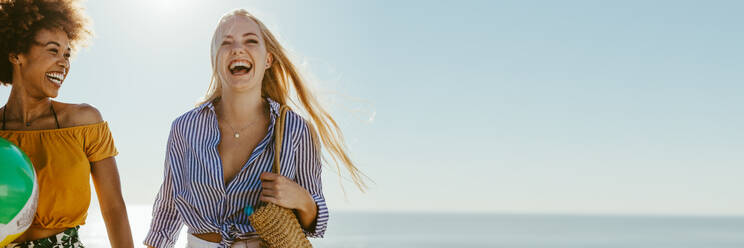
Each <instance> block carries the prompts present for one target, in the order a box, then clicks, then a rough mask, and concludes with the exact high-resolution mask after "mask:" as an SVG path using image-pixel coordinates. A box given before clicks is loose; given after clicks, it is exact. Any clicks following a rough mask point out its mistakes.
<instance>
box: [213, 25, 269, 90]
mask: <svg viewBox="0 0 744 248" xmlns="http://www.w3.org/2000/svg"><path fill="white" fill-rule="evenodd" d="M217 32H218V34H217V37H218V38H217V40H218V41H216V42H218V43H217V44H216V45H218V46H219V48H218V50H217V59H216V62H217V63H216V64H217V68H216V70H217V73H219V75H220V78H221V79H222V83H223V85H222V86H223V89H231V90H235V91H245V90H248V89H254V88H255V87H260V86H261V82H262V80H263V76H264V72H265V71H266V69H267V68H268V67H269V66H270V64H271V59H272V58H271V54H269V53H268V52H267V51H266V45H265V42H264V38H263V36H262V34H261V29H260V27H259V25H258V24H257V23H256V22H254V21H253V20H251V19H250V18H248V17H243V16H233V17H231V18H229V19H227V20H225V21H224V22H222V24H220V26H219V27H218V29H217ZM259 89H260V88H259Z"/></svg>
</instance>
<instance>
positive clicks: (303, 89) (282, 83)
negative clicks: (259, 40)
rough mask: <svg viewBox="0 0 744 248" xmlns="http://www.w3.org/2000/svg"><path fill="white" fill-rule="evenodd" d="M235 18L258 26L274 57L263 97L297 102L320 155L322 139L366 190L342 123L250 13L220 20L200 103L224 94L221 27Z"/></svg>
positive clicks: (240, 12)
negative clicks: (209, 76) (220, 64)
mask: <svg viewBox="0 0 744 248" xmlns="http://www.w3.org/2000/svg"><path fill="white" fill-rule="evenodd" d="M235 16H241V17H247V18H249V19H251V20H253V21H254V22H256V23H257V24H258V26H259V28H260V30H261V34H262V35H263V38H264V41H265V43H266V51H267V52H268V53H270V54H271V55H272V56H273V60H272V61H271V67H270V68H269V69H268V70H267V71H266V73H265V74H264V77H263V80H262V82H261V97H268V98H271V99H273V100H274V101H276V102H278V103H279V104H281V105H286V104H288V103H293V104H294V105H296V106H297V107H300V108H301V109H302V110H304V112H305V113H306V114H307V115H308V116H309V119H310V120H309V129H310V134H311V137H312V139H313V142H314V143H315V146H316V147H318V153H319V154H322V153H321V152H320V151H321V144H320V143H319V142H318V141H319V140H320V141H321V142H322V148H325V149H326V150H327V151H328V153H329V154H330V157H331V159H332V160H333V162H334V165H335V167H336V169H337V170H338V174H339V177H340V176H341V166H340V165H339V163H340V164H343V165H344V167H346V169H347V170H348V172H349V174H350V175H351V179H352V181H353V182H354V184H356V186H357V187H358V188H359V189H360V190H362V191H364V190H365V189H366V187H367V186H366V184H365V183H364V181H363V180H362V176H363V174H362V172H361V171H360V170H359V169H358V168H357V167H356V166H355V165H354V163H353V162H352V161H351V158H350V157H349V155H348V153H347V152H346V144H345V143H344V137H343V134H342V133H341V129H340V128H339V127H338V124H337V123H336V121H335V120H334V119H333V117H331V115H330V114H329V113H328V112H327V111H326V110H325V109H324V108H323V107H322V106H321V105H320V103H319V102H318V99H317V98H316V97H315V95H314V94H313V93H312V92H311V90H310V89H309V87H308V85H307V83H306V81H305V80H303V78H302V77H301V76H300V74H299V71H298V69H297V67H296V66H295V65H294V64H293V63H292V61H291V60H290V59H289V57H288V56H287V52H286V51H285V49H284V48H283V47H282V46H281V45H280V44H279V41H278V40H277V39H276V37H275V36H274V35H273V34H272V33H271V32H270V31H269V29H268V28H266V25H264V24H263V22H261V21H260V20H258V18H256V17H255V16H253V15H251V14H250V13H249V12H248V11H247V10H244V9H238V10H234V11H231V12H228V13H227V14H225V15H224V16H222V18H221V19H220V22H219V24H218V26H217V30H215V34H214V36H212V46H211V59H212V79H211V82H210V84H209V89H208V90H207V94H206V95H205V97H204V99H203V101H202V102H201V103H200V104H203V103H206V102H210V101H214V100H215V99H218V98H219V97H220V96H221V94H222V81H221V77H220V75H219V73H218V71H217V66H218V65H217V64H218V62H217V51H218V49H219V45H220V44H219V43H218V42H219V40H218V39H219V38H220V34H219V33H218V32H219V25H220V24H222V23H223V22H225V21H226V20H227V19H229V18H231V17H235ZM290 85H291V86H292V88H293V90H294V91H293V92H292V93H294V94H290V90H292V89H290ZM293 98H294V99H293ZM297 100H299V103H300V104H296V103H297ZM323 161H328V160H327V159H326V158H325V156H323ZM342 188H343V187H342Z"/></svg>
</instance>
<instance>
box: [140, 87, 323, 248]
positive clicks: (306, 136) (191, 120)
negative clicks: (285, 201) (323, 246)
mask: <svg viewBox="0 0 744 248" xmlns="http://www.w3.org/2000/svg"><path fill="white" fill-rule="evenodd" d="M266 99H267V101H268V102H269V105H270V116H271V118H270V119H271V123H270V125H269V128H268V131H267V132H266V136H265V137H264V138H263V140H261V142H260V143H259V144H258V145H257V146H256V148H255V149H254V150H253V152H252V153H251V155H250V157H249V158H248V162H246V164H245V165H243V168H242V169H241V170H240V172H238V174H237V175H236V176H235V178H234V179H233V180H232V181H230V183H228V184H227V185H225V184H224V179H223V176H222V162H221V160H220V156H219V152H218V151H217V145H218V144H219V143H220V130H219V127H218V123H217V115H216V113H215V110H214V105H213V104H212V103H211V102H207V103H205V104H202V105H201V106H199V107H196V108H195V109H193V110H191V111H189V112H186V113H185V114H183V115H181V116H179V117H178V118H176V120H175V121H173V124H172V126H171V131H170V136H169V137H168V145H167V151H166V156H165V171H164V174H165V175H164V177H165V178H164V180H163V184H162V186H161V187H160V192H159V193H158V195H157V198H156V199H155V205H154V206H153V213H152V215H153V219H152V223H151V224H150V231H149V233H148V234H147V237H146V238H145V241H144V243H145V244H146V245H149V246H153V247H157V248H162V247H173V246H174V245H175V243H176V238H177V237H178V236H177V235H178V233H179V231H180V229H181V226H182V225H183V224H185V225H186V226H187V227H188V232H189V233H219V234H220V235H221V236H222V245H223V246H225V247H227V246H229V244H231V243H232V242H233V241H234V240H236V239H247V238H252V237H255V236H256V233H255V229H254V228H253V227H252V226H251V225H250V221H249V219H248V215H246V214H245V213H244V211H243V210H244V208H245V207H246V206H251V207H253V208H255V207H256V206H257V205H258V203H259V200H258V198H259V195H260V192H261V182H260V180H259V175H261V173H263V172H271V169H272V163H273V160H274V135H273V134H274V122H275V121H276V119H277V118H278V114H279V107H280V106H279V104H278V103H277V102H275V101H273V100H271V99H269V98H266ZM284 130H285V131H284V132H285V134H284V141H283V144H282V154H281V159H280V161H281V175H282V176H285V177H287V178H289V179H292V180H294V181H295V182H296V183H297V184H299V185H300V186H302V187H304V188H305V189H307V190H308V192H310V194H311V195H312V197H313V199H314V200H315V203H316V204H317V206H318V216H317V218H316V221H315V222H316V225H315V227H314V228H312V230H305V234H306V235H307V236H308V237H323V234H324V233H325V229H326V226H327V224H328V208H327V207H326V203H325V198H323V192H322V189H321V178H320V173H321V164H320V157H319V156H320V154H319V151H318V150H317V149H318V148H317V147H315V145H314V143H313V141H312V138H311V135H310V130H309V127H308V124H307V122H306V121H305V120H304V119H303V118H302V117H300V116H299V115H297V114H296V113H294V112H292V111H287V116H286V119H285V126H284Z"/></svg>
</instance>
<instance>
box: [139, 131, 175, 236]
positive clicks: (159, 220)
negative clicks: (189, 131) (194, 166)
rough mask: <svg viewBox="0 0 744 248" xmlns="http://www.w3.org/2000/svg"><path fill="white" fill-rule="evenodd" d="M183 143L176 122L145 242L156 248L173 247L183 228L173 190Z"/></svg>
mask: <svg viewBox="0 0 744 248" xmlns="http://www.w3.org/2000/svg"><path fill="white" fill-rule="evenodd" d="M183 148H184V146H183V142H182V138H181V137H180V134H179V132H178V131H177V130H176V126H175V122H174V125H173V126H171V132H170V135H169V137H168V145H167V149H166V155H165V169H164V173H163V174H164V179H163V184H162V185H161V186H160V192H158V195H157V197H156V198H155V204H154V206H153V209H152V223H150V231H149V232H148V233H147V237H146V238H145V241H144V242H143V243H144V244H145V245H149V246H152V247H156V248H164V247H173V246H175V244H176V239H177V238H178V232H179V231H180V230H181V227H182V226H183V220H182V219H181V217H180V215H179V214H178V211H177V209H176V208H175V202H174V197H175V191H174V190H173V187H174V186H173V181H174V174H173V167H179V166H181V163H182V159H183V154H184V150H183Z"/></svg>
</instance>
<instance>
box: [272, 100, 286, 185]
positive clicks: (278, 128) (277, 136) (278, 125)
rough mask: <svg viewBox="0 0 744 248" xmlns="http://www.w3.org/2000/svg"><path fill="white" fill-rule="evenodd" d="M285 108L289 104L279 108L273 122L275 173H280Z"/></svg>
mask: <svg viewBox="0 0 744 248" xmlns="http://www.w3.org/2000/svg"><path fill="white" fill-rule="evenodd" d="M287 110H289V106H287V105H284V106H282V107H281V108H279V117H277V119H276V122H275V123H274V166H273V168H272V170H273V172H274V173H276V174H281V167H280V165H279V164H280V162H279V158H280V157H281V155H282V141H283V140H284V118H285V117H286V115H287Z"/></svg>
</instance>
